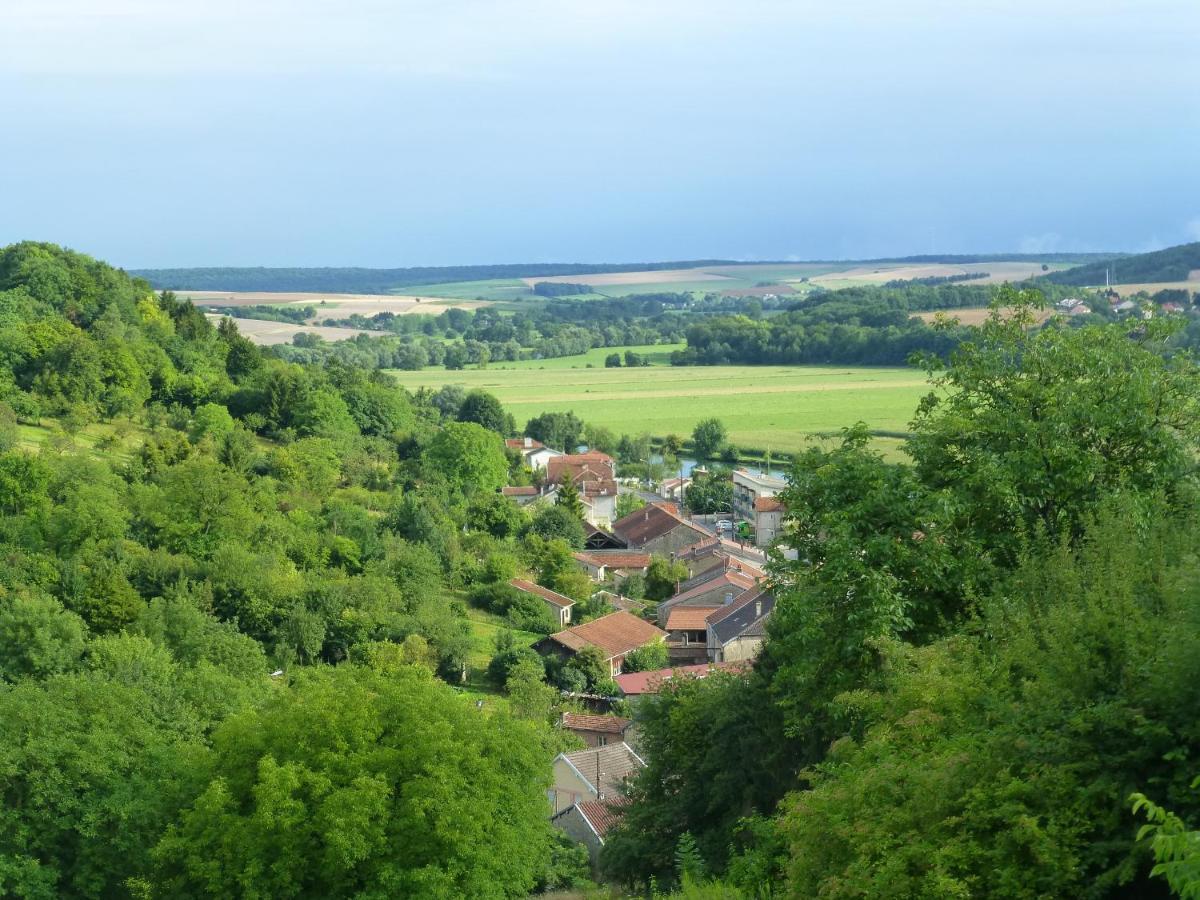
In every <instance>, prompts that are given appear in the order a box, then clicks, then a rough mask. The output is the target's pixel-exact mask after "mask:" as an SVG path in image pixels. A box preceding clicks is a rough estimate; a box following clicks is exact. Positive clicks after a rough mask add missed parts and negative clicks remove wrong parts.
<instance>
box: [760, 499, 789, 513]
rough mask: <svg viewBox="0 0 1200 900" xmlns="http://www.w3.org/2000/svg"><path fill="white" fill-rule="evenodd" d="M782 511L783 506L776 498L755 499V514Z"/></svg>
mask: <svg viewBox="0 0 1200 900" xmlns="http://www.w3.org/2000/svg"><path fill="white" fill-rule="evenodd" d="M781 509H783V504H782V503H781V502H780V501H779V498H778V497H756V498H755V500H754V511H755V512H776V511H777V510H781Z"/></svg>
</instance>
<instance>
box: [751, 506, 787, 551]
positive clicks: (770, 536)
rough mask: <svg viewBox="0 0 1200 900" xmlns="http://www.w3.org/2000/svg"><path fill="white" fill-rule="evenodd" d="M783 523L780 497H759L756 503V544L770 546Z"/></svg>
mask: <svg viewBox="0 0 1200 900" xmlns="http://www.w3.org/2000/svg"><path fill="white" fill-rule="evenodd" d="M782 522H783V503H782V502H781V501H780V500H779V498H778V497H759V498H758V499H756V500H755V501H754V543H755V545H756V546H759V547H766V546H768V545H769V544H770V543H771V542H772V541H773V540H775V537H776V536H777V535H778V534H779V527H780V525H781V524H782Z"/></svg>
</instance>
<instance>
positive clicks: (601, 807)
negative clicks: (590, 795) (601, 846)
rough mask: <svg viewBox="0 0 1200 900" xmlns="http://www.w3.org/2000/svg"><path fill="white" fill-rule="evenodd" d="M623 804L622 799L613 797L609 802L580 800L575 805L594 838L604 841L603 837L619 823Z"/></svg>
mask: <svg viewBox="0 0 1200 900" xmlns="http://www.w3.org/2000/svg"><path fill="white" fill-rule="evenodd" d="M625 803H626V801H625V798H624V797H615V798H613V799H611V800H608V799H605V800H581V801H579V802H578V803H576V804H575V805H576V806H577V807H579V812H580V813H582V814H583V817H584V818H585V819H586V820H587V823H588V824H589V825H591V826H592V831H594V832H596V836H597V837H599V838H600V839H601V840H604V836H605V835H606V834H608V832H609V831H611V830H612V828H613V827H614V826H615V825H616V824H617V823H618V822H620V821H621V816H622V815H624V813H625V810H624V808H623V807H624V806H625Z"/></svg>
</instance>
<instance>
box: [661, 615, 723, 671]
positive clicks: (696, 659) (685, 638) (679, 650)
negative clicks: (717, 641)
mask: <svg viewBox="0 0 1200 900" xmlns="http://www.w3.org/2000/svg"><path fill="white" fill-rule="evenodd" d="M722 608H723V607H720V606H677V607H676V608H675V609H672V610H671V611H670V613H669V614H668V615H667V621H666V629H667V657H668V659H670V661H671V664H672V665H681V666H682V665H694V664H696V663H702V662H706V661H707V660H708V617H709V616H710V615H712V614H713V613H715V612H717V611H718V610H720V609H722Z"/></svg>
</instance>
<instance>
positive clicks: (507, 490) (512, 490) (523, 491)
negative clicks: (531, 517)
mask: <svg viewBox="0 0 1200 900" xmlns="http://www.w3.org/2000/svg"><path fill="white" fill-rule="evenodd" d="M537 492H538V489H537V488H535V487H534V486H533V485H519V486H516V487H514V486H511V485H510V486H507V487H502V488H500V493H501V494H503V495H504V496H505V497H536V496H537Z"/></svg>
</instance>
